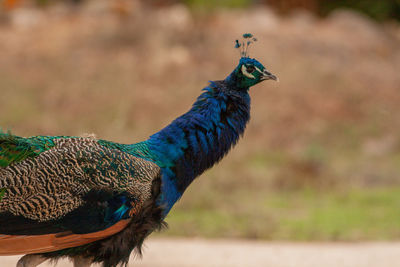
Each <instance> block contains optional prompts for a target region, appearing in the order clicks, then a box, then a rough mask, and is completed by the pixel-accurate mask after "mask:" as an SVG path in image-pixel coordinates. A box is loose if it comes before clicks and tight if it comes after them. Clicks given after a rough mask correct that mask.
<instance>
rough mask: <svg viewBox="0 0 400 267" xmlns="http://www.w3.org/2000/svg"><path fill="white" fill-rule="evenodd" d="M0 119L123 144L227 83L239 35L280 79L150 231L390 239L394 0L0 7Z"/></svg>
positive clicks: (43, 131) (16, 1) (393, 219)
mask: <svg viewBox="0 0 400 267" xmlns="http://www.w3.org/2000/svg"><path fill="white" fill-rule="evenodd" d="M0 3H1V6H2V9H1V14H0V114H1V115H0V126H1V127H2V129H3V130H4V131H6V130H11V131H12V132H13V133H14V134H16V135H20V136H31V135H81V134H83V133H92V132H93V133H96V134H97V136H98V138H102V139H107V140H113V141H118V142H123V143H133V142H138V141H141V140H143V139H145V138H147V137H148V136H149V135H150V134H152V133H153V132H155V131H157V130H159V129H161V128H162V127H164V126H165V125H166V124H167V123H169V122H170V121H171V120H173V119H174V118H175V117H177V116H178V115H180V114H181V113H183V112H185V111H187V110H188V109H189V107H190V105H191V104H192V102H193V101H194V99H195V98H196V97H197V96H198V95H199V94H200V90H201V88H203V87H204V86H206V85H207V81H208V80H218V79H223V78H224V77H226V76H227V75H228V74H229V73H230V72H231V70H232V69H233V68H234V67H235V66H236V64H237V62H238V60H239V55H238V51H236V50H235V49H234V48H233V46H234V40H235V39H237V38H238V37H240V36H241V34H243V33H245V32H251V33H253V34H254V35H255V36H256V37H257V38H258V40H259V41H258V42H257V43H256V44H255V45H254V46H253V47H251V51H250V55H251V56H252V57H255V58H257V59H258V60H260V61H261V62H262V63H263V64H264V65H265V66H267V68H268V69H269V70H270V71H271V72H273V73H274V74H276V75H277V76H278V77H279V78H280V82H279V83H272V82H265V83H262V84H260V85H258V86H256V87H255V88H252V89H251V96H252V119H251V122H250V124H249V126H248V129H247V131H246V133H245V136H244V138H243V140H241V142H239V144H238V145H237V147H236V148H235V149H234V150H233V151H232V152H231V153H230V154H229V155H228V157H227V158H226V159H225V160H223V161H222V163H221V164H219V165H218V166H216V167H215V168H213V169H212V170H211V171H208V172H207V173H206V174H205V175H203V176H202V177H201V178H200V179H198V180H196V181H195V182H194V184H193V185H192V186H191V187H190V188H189V190H188V191H187V192H186V194H185V195H184V197H183V199H182V200H181V201H180V203H179V204H177V205H176V207H175V208H174V209H173V210H172V212H171V214H170V216H169V217H168V220H167V221H168V222H169V224H170V230H168V231H166V232H165V233H163V235H185V236H206V237H243V238H257V239H273V240H346V241H347V240H387V239H389V240H392V239H399V238H400V186H399V185H400V135H399V131H400V94H399V92H400V75H399V70H400V49H399V48H400V26H399V22H398V20H399V18H400V15H399V14H400V3H399V1H396V0H392V1H389V0H387V1H322V0H319V1H318V0H287V1H275V0H271V1H266V0H265V1H250V0H235V1H196V0H186V1H173V0H172V1H157V0H153V1H128V0H125V1H124V0H114V1H113V0H109V1H104V0H92V1H90V0H87V1H45V0H38V1H28V0H25V1H24V0H3V1H2V2H0Z"/></svg>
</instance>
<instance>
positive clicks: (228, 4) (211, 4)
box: [182, 0, 253, 10]
mask: <svg viewBox="0 0 400 267" xmlns="http://www.w3.org/2000/svg"><path fill="white" fill-rule="evenodd" d="M182 2H183V3H184V4H186V5H188V6H190V7H191V8H194V9H207V10H210V9H216V8H245V7H248V6H250V5H251V4H252V2H253V1H252V0H217V1H213V0H182Z"/></svg>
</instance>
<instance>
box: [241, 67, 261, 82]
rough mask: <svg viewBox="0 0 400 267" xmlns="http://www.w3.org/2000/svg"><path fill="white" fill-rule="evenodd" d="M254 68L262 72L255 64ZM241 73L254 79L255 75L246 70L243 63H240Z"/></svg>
mask: <svg viewBox="0 0 400 267" xmlns="http://www.w3.org/2000/svg"><path fill="white" fill-rule="evenodd" d="M254 68H255V69H256V71H258V72H259V73H261V74H262V73H263V72H262V71H261V70H260V69H259V68H257V67H256V66H254ZM242 73H243V75H244V76H246V77H248V78H250V79H255V78H256V77H254V75H253V74H251V73H249V72H248V71H247V68H246V66H245V65H242Z"/></svg>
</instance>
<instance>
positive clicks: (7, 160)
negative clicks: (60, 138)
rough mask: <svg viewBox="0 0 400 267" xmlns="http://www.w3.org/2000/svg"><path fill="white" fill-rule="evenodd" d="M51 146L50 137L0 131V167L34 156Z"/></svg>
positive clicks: (51, 140) (52, 144) (51, 139)
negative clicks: (27, 136) (21, 135)
mask: <svg viewBox="0 0 400 267" xmlns="http://www.w3.org/2000/svg"><path fill="white" fill-rule="evenodd" d="M53 146H54V143H53V138H52V137H47V136H35V137H29V138H23V137H19V136H16V135H13V134H11V133H10V132H8V133H4V132H0V167H7V166H9V165H10V164H12V163H16V162H20V161H23V160H24V159H26V158H30V157H36V156H37V155H39V154H40V153H42V152H43V151H46V150H48V149H50V148H51V147H53Z"/></svg>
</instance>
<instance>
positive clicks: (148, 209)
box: [0, 33, 277, 267]
mask: <svg viewBox="0 0 400 267" xmlns="http://www.w3.org/2000/svg"><path fill="white" fill-rule="evenodd" d="M254 41H256V38H254V37H253V35H252V34H250V33H246V34H244V35H243V39H242V40H240V41H239V40H236V44H235V47H236V48H238V49H239V52H240V60H239V64H238V65H237V67H236V68H235V69H234V70H233V72H232V73H231V74H230V75H228V76H227V78H225V79H224V80H219V81H210V82H209V85H208V86H206V87H205V88H204V89H203V92H202V93H201V95H200V96H199V97H198V98H197V100H196V101H195V102H194V104H193V106H192V107H191V109H190V110H189V111H188V112H186V113H185V114H183V115H181V116H180V117H178V118H177V119H175V120H174V121H172V122H171V123H170V124H169V125H168V126H166V127H165V128H163V129H162V130H160V131H159V132H157V133H155V134H153V135H151V136H150V137H149V138H148V139H147V140H145V141H142V142H139V143H134V144H120V143H116V142H111V141H106V140H102V139H97V138H96V137H93V136H84V137H78V136H76V137H71V136H33V137H28V138H23V137H19V136H16V135H13V134H11V133H10V132H1V133H0V255H17V254H26V255H25V256H23V257H22V258H21V259H20V260H19V261H18V263H17V267H35V266H37V265H39V264H41V263H42V262H44V261H46V260H57V259H59V258H62V257H69V258H70V259H71V260H72V261H73V264H74V266H75V267H83V266H90V265H91V264H92V263H101V264H102V266H104V267H115V266H118V265H121V266H127V264H128V260H129V256H130V254H131V252H132V251H135V252H136V253H137V254H139V255H140V254H141V247H142V244H143V242H144V240H145V238H146V237H147V236H148V235H149V234H150V233H152V232H153V231H155V230H160V229H162V228H163V227H164V226H165V225H166V223H165V222H164V219H165V218H166V216H167V214H168V213H169V211H170V210H171V208H172V206H173V205H174V204H175V203H176V202H177V201H178V200H179V199H180V198H181V197H182V194H183V193H184V191H185V190H186V188H187V187H188V186H189V185H190V183H191V182H192V181H193V180H194V179H195V178H196V177H197V176H199V175H200V174H202V173H203V172H204V171H205V170H207V169H208V168H210V167H212V166H213V165H214V164H215V163H217V162H218V161H220V160H221V159H222V158H223V157H224V156H225V155H226V154H227V152H228V151H229V150H230V149H231V148H232V147H233V146H234V145H235V144H236V143H237V141H238V139H239V137H240V136H241V135H242V134H243V132H244V130H245V127H246V124H247V123H248V121H249V118H250V96H249V88H250V87H251V86H253V85H256V84H258V83H260V82H261V81H264V80H277V77H276V76H275V75H273V74H272V73H270V72H269V71H267V69H266V68H265V67H264V66H263V65H262V64H261V63H260V62H259V61H257V60H256V59H253V58H250V57H249V56H248V48H249V45H250V44H251V43H253V42H254Z"/></svg>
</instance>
